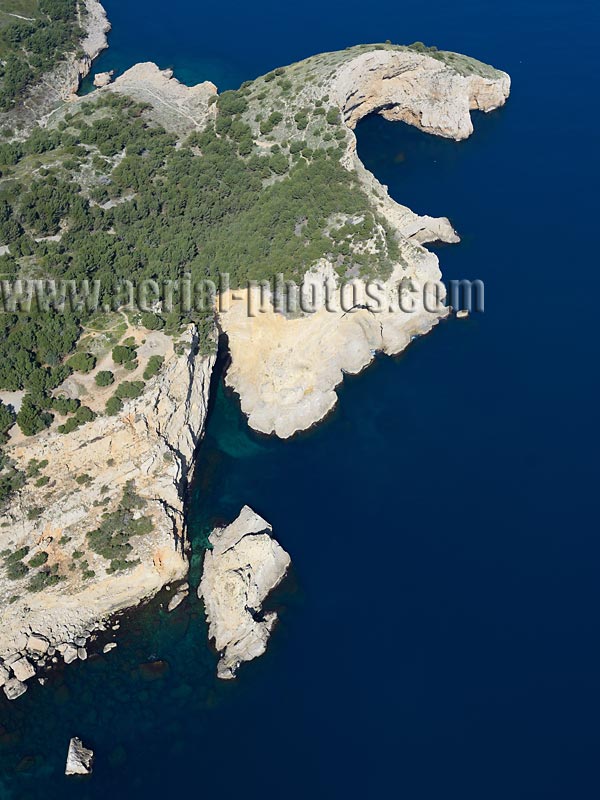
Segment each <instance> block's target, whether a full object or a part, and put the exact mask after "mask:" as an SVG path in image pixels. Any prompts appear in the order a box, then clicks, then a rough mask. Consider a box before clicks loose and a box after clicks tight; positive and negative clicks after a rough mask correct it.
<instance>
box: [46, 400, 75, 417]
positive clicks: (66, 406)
mask: <svg viewBox="0 0 600 800" xmlns="http://www.w3.org/2000/svg"><path fill="white" fill-rule="evenodd" d="M80 405H81V403H80V401H79V400H77V399H76V398H70V397H53V398H52V408H53V410H54V411H57V412H58V413H59V414H61V415H62V416H66V415H67V414H72V413H73V412H74V411H77V409H78V408H79V406H80Z"/></svg>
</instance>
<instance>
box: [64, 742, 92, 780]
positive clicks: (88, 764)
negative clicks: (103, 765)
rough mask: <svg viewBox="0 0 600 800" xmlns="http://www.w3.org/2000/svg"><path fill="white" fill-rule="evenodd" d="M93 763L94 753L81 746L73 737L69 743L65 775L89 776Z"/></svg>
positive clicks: (81, 743)
mask: <svg viewBox="0 0 600 800" xmlns="http://www.w3.org/2000/svg"><path fill="white" fill-rule="evenodd" d="M93 763H94V751H93V750H90V749H89V748H87V747H84V746H83V742H82V741H81V739H78V738H77V737H76V736H74V737H73V738H72V739H71V741H70V742H69V751H68V753H67V765H66V767H65V775H90V774H91V772H92V765H93Z"/></svg>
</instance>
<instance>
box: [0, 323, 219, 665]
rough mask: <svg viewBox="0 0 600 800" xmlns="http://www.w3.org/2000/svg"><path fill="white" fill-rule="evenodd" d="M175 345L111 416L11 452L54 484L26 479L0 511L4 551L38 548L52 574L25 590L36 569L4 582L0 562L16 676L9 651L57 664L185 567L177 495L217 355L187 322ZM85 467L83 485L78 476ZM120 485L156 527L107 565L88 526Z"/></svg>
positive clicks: (6, 644)
mask: <svg viewBox="0 0 600 800" xmlns="http://www.w3.org/2000/svg"><path fill="white" fill-rule="evenodd" d="M182 342H183V346H184V352H183V354H181V355H178V354H176V353H175V352H174V351H173V350H172V349H171V352H170V355H168V356H167V357H166V360H165V363H164V366H163V368H162V369H161V371H160V373H159V374H158V375H157V376H156V377H154V378H153V379H151V380H150V381H149V382H148V383H147V384H146V390H145V391H144V393H143V394H142V395H141V396H140V397H139V398H137V399H136V400H130V401H128V402H127V403H126V404H125V405H124V407H123V411H122V412H121V413H120V414H119V415H118V416H115V417H107V416H99V417H98V418H97V419H96V420H94V421H93V422H90V423H88V424H87V425H84V426H82V427H81V428H79V429H78V430H76V431H74V432H72V433H70V434H68V435H61V434H60V433H58V432H56V431H44V432H43V433H41V434H38V435H37V436H35V437H30V438H29V439H27V440H26V441H24V442H22V443H17V444H14V445H12V446H11V447H9V448H8V451H9V454H10V457H11V458H12V459H13V460H14V461H15V463H16V465H17V466H18V467H19V468H21V469H23V470H26V468H27V464H28V463H30V461H31V460H32V459H37V461H46V460H47V461H48V466H47V467H46V470H47V473H48V475H50V476H52V480H51V481H50V482H49V483H48V484H47V485H46V486H43V487H42V486H36V485H35V481H34V480H31V481H28V482H27V483H26V484H25V486H24V487H23V488H22V489H21V490H19V492H18V494H16V495H15V496H14V497H13V498H11V501H10V504H9V506H8V507H7V508H6V509H5V511H4V513H3V515H2V517H1V518H0V523H1V527H0V550H12V551H15V550H19V549H21V548H24V547H28V548H30V549H29V552H30V554H34V553H35V552H37V551H38V550H40V549H43V551H44V552H45V553H46V554H47V563H46V564H45V566H44V569H45V568H48V567H50V568H52V569H53V570H55V572H56V573H57V574H58V575H59V576H60V582H58V583H57V584H56V585H52V586H48V587H46V588H44V590H43V591H37V592H35V591H34V592H32V591H31V590H30V588H29V584H30V581H31V576H32V574H33V570H32V569H30V570H29V572H28V573H27V574H26V575H25V576H23V577H22V578H17V579H14V578H12V579H11V578H9V577H8V575H7V574H6V573H5V568H4V567H3V566H2V565H0V605H1V606H2V609H3V612H2V625H0V663H2V661H4V665H5V666H8V668H9V669H11V670H12V672H13V673H15V677H17V678H20V677H21V676H20V675H17V674H16V670H17V666H16V665H15V664H14V663H13V659H14V660H15V661H16V660H17V658H20V655H17V658H15V654H25V653H28V654H31V658H33V659H34V661H35V660H36V659H40V658H43V657H44V654H45V653H46V652H47V651H48V650H49V649H50V647H51V646H52V647H53V648H54V647H56V649H57V651H58V652H59V653H60V654H61V655H62V657H63V658H64V661H65V662H70V661H73V660H75V659H76V658H77V657H78V656H79V657H83V654H84V653H85V652H86V651H85V649H84V648H83V647H82V645H84V644H85V643H86V641H87V640H88V638H89V637H90V632H91V631H93V630H94V629H96V628H97V627H98V626H99V625H100V624H101V623H102V620H104V619H105V618H106V617H108V616H110V615H111V614H113V613H114V612H116V611H119V610H121V609H124V608H128V607H131V606H134V605H137V604H138V603H139V602H140V601H141V600H143V599H145V598H150V597H152V596H153V595H155V594H156V593H157V592H158V591H159V590H160V589H161V588H162V587H163V586H164V585H166V584H168V583H172V582H175V581H178V580H182V579H184V578H185V577H186V575H187V571H188V558H187V552H186V550H187V545H186V535H185V523H184V516H183V493H184V490H185V488H186V486H187V480H188V478H189V476H190V472H191V469H192V463H193V455H194V451H195V448H196V445H197V443H198V441H199V439H200V437H201V435H202V432H203V428H204V421H205V418H206V411H207V404H208V393H209V386H210V376H211V372H212V366H213V363H214V357H212V356H210V357H202V356H200V355H198V354H197V343H198V338H197V333H196V330H195V328H193V327H191V328H190V329H189V330H188V332H187V334H184V336H183V340H182ZM82 474H83V475H85V476H86V480H85V482H83V483H82V482H78V481H77V480H76V478H77V476H79V475H82ZM127 484H130V485H131V486H133V487H134V489H135V492H136V493H137V495H138V496H139V497H140V498H142V500H143V501H144V502H145V506H144V508H143V511H141V512H140V513H143V515H144V516H146V517H149V518H150V519H151V521H152V530H151V531H150V532H148V533H144V534H143V535H140V536H135V537H133V538H131V539H130V544H131V546H132V548H133V550H132V551H131V553H130V555H129V559H130V561H131V562H133V563H132V566H131V567H130V568H129V569H125V570H124V571H116V572H113V571H111V569H110V566H111V562H110V561H108V560H107V559H106V558H105V557H104V556H102V555H99V554H98V553H96V552H94V551H93V550H91V549H90V547H89V542H88V540H87V538H86V534H87V532H89V531H91V530H94V529H95V528H97V527H98V525H99V522H100V520H101V518H102V515H103V514H104V513H105V512H111V510H113V509H114V508H115V507H118V504H119V503H120V502H121V499H122V497H123V489H124V487H125V486H126V485H127ZM32 508H35V509H36V513H35V515H32V514H31V513H28V512H30V510H31V509H32ZM76 551H79V553H77V552H76ZM73 554H75V557H74V555H73ZM83 559H85V560H86V561H87V564H88V567H87V568H86V569H82V568H81V562H82V560H83ZM90 573H91V574H90ZM9 601H10V602H9ZM11 665H12V666H11ZM21 679H23V678H22V677H21Z"/></svg>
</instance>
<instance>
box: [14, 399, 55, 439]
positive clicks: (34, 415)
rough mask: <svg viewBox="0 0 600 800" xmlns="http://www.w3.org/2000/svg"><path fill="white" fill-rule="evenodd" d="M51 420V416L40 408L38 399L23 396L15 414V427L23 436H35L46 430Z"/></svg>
mask: <svg viewBox="0 0 600 800" xmlns="http://www.w3.org/2000/svg"><path fill="white" fill-rule="evenodd" d="M53 419H54V417H53V416H52V414H50V413H48V412H47V411H45V410H44V409H43V408H42V406H41V404H40V398H37V397H36V398H33V396H32V395H29V394H26V395H25V397H24V398H23V402H22V403H21V408H20V410H19V413H18V414H17V425H18V426H19V428H20V429H21V430H22V431H23V433H24V434H25V436H35V434H36V433H39V432H40V431H43V430H44V428H48V427H49V426H50V425H51V424H52V420H53Z"/></svg>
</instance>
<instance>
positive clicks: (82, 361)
mask: <svg viewBox="0 0 600 800" xmlns="http://www.w3.org/2000/svg"><path fill="white" fill-rule="evenodd" d="M67 366H69V367H71V369H72V370H74V371H75V372H91V371H92V370H93V369H94V367H95V366H96V358H95V357H94V356H93V355H92V354H91V353H75V355H74V356H71V358H69V359H68V360H67Z"/></svg>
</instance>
